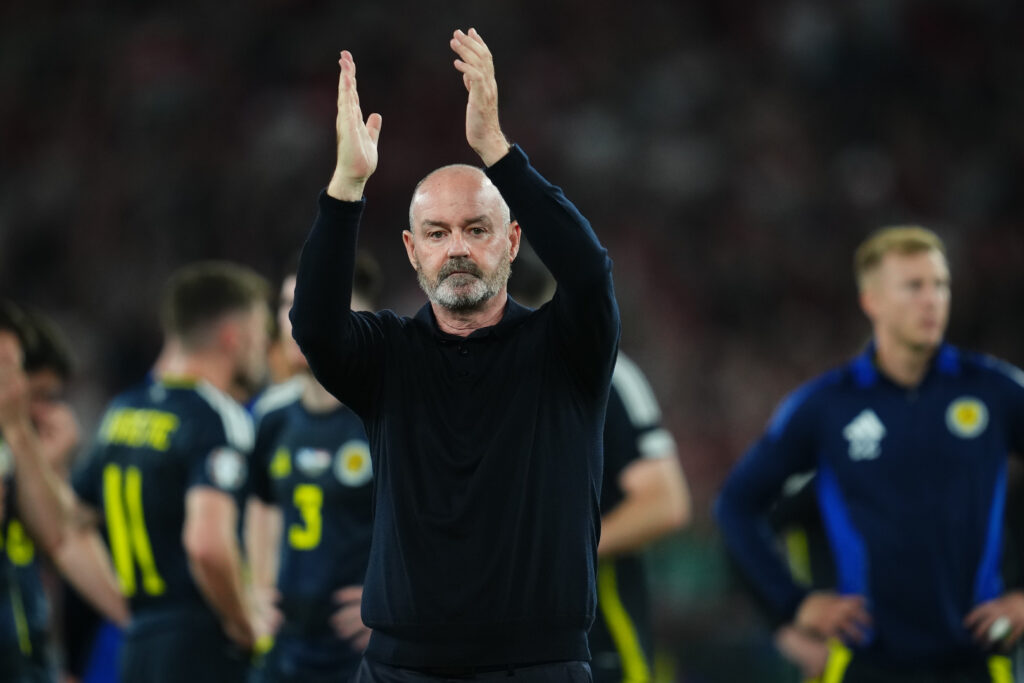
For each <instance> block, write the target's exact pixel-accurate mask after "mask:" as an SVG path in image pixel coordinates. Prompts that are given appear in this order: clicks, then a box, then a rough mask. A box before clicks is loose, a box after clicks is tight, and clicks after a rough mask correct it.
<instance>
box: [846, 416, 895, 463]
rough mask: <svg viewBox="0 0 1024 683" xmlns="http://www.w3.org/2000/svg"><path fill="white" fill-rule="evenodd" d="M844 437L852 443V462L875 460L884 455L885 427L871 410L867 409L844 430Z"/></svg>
mask: <svg viewBox="0 0 1024 683" xmlns="http://www.w3.org/2000/svg"><path fill="white" fill-rule="evenodd" d="M843 436H844V437H845V438H846V440H847V441H849V442H850V460H874V459H875V458H877V457H878V456H880V455H881V454H882V439H883V438H885V425H883V424H882V421H881V420H879V419H878V415H876V414H875V411H873V410H871V408H865V409H864V410H862V411H861V413H860V415H858V416H857V417H855V418H853V421H852V422H850V424H848V425H846V427H844V428H843Z"/></svg>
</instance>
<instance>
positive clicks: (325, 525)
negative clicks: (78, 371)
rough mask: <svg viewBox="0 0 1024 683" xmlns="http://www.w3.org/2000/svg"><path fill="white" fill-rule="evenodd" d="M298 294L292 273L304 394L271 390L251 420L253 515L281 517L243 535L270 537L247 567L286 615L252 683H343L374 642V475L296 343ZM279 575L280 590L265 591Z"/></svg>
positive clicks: (362, 285)
mask: <svg viewBox="0 0 1024 683" xmlns="http://www.w3.org/2000/svg"><path fill="white" fill-rule="evenodd" d="M374 266H375V264H374V263H372V262H370V261H367V260H366V257H363V259H360V260H357V261H356V278H355V288H354V290H353V295H352V307H353V309H355V310H360V311H363V310H372V308H373V303H372V292H373V291H374V289H375V275H374V274H375V273H376V270H375V267H374ZM294 291H295V275H294V273H291V274H289V275H288V276H286V277H285V279H284V282H283V283H282V285H281V299H280V306H279V309H278V310H279V313H278V318H279V326H280V329H281V332H282V335H281V344H282V351H283V355H284V357H285V358H286V359H287V360H288V362H289V366H290V367H291V368H292V369H293V371H295V372H297V373H298V377H299V387H300V390H299V393H298V394H296V393H295V392H294V391H293V390H292V386H293V385H292V384H291V383H289V384H288V385H285V386H283V387H282V388H280V389H276V390H275V389H272V390H270V391H268V392H267V394H266V395H265V396H264V397H263V398H261V399H260V401H259V402H257V404H256V411H255V412H256V417H257V419H258V420H259V423H258V428H257V435H256V448H255V450H254V451H253V457H252V467H251V480H250V492H251V493H252V494H254V495H255V496H256V497H257V498H258V499H259V501H260V502H257V503H255V505H257V506H260V505H265V506H273V507H272V509H273V511H274V512H276V514H277V515H278V516H283V519H278V520H274V521H269V522H268V521H263V522H261V523H258V524H257V525H256V526H255V527H254V528H253V529H251V530H249V531H248V532H247V535H246V537H247V539H249V540H250V541H253V540H255V539H254V538H253V534H255V533H260V532H262V533H263V534H266V535H268V536H270V537H271V538H270V539H259V540H258V541H257V542H256V543H253V544H252V545H255V546H256V547H258V548H262V549H263V552H260V551H257V552H255V553H251V554H250V563H251V566H252V573H253V577H254V580H255V581H258V582H259V583H257V585H256V588H257V589H260V588H264V590H260V591H259V593H258V594H259V595H262V596H272V597H273V603H274V604H272V605H270V606H269V607H270V609H272V610H273V611H277V610H280V613H281V616H280V627H279V628H278V629H277V632H276V634H275V638H274V644H273V649H272V650H271V651H270V653H269V654H268V655H267V657H266V658H265V660H264V662H263V666H262V670H261V671H259V672H258V675H257V676H256V679H257V680H258V681H265V682H266V683H306V682H308V683H318V682H322V683H329V682H335V681H336V682H337V683H345V682H347V681H348V680H350V679H351V677H352V675H353V674H354V673H355V670H356V667H357V666H358V664H359V660H360V658H361V657H362V652H363V650H364V649H366V642H367V640H368V639H369V635H370V633H369V630H368V629H367V628H366V627H365V626H364V625H363V623H362V620H361V618H360V614H359V608H360V597H361V595H362V584H363V578H364V577H365V575H366V566H367V563H368V562H369V557H370V538H371V533H372V515H373V505H372V476H373V470H372V467H371V465H370V447H369V443H368V442H367V439H366V432H365V430H364V429H363V423H362V421H361V420H360V419H359V418H358V417H357V416H356V414H355V413H353V412H352V411H351V410H350V409H349V408H347V407H345V406H344V405H342V404H341V403H340V402H338V400H337V399H336V398H334V397H333V396H332V395H331V394H330V393H328V392H327V390H326V389H324V388H323V387H322V386H320V384H319V383H318V382H317V381H316V380H315V379H313V377H312V376H311V375H310V374H309V366H308V365H307V364H306V359H305V357H304V356H303V355H302V352H301V351H299V348H298V346H297V345H296V344H295V341H294V340H293V339H292V337H291V322H290V321H289V320H288V311H289V310H290V309H291V307H292V299H293V294H294ZM250 505H253V503H250ZM257 509H258V508H257ZM257 514H259V513H257ZM262 514H263V515H266V514H268V513H267V512H263V513H262ZM249 519H250V520H251V519H252V516H250V517H249ZM275 535H276V536H277V538H276V539H274V538H273V536H275ZM267 551H271V552H267ZM278 562H279V568H277V567H275V566H274V565H276V564H277V563H278ZM275 574H276V590H267V589H272V588H273V587H274V585H275V581H274V579H275V576H274V575H275ZM261 584H262V585H261ZM268 611H269V610H268ZM275 621H277V620H275Z"/></svg>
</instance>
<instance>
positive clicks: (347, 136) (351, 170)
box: [327, 50, 382, 202]
mask: <svg viewBox="0 0 1024 683" xmlns="http://www.w3.org/2000/svg"><path fill="white" fill-rule="evenodd" d="M338 64H339V65H340V67H341V73H340V74H339V76H338V120H337V129H338V163H337V166H335V168H334V175H333V176H332V177H331V182H330V184H329V185H328V186H327V194H329V195H330V196H332V197H334V198H335V199H341V200H344V201H351V202H356V201H359V200H360V199H361V198H362V196H363V187H364V186H365V185H366V181H367V179H368V178H369V177H370V176H371V175H373V172H374V170H376V168H377V139H378V138H379V137H380V127H381V123H382V120H381V116H380V114H370V116H369V117H368V118H367V119H366V123H363V112H362V110H361V109H360V108H359V93H358V92H357V90H356V63H355V62H354V61H353V60H352V53H350V52H349V51H348V50H342V52H341V58H340V59H339V60H338Z"/></svg>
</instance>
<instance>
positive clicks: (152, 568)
mask: <svg viewBox="0 0 1024 683" xmlns="http://www.w3.org/2000/svg"><path fill="white" fill-rule="evenodd" d="M103 507H104V511H105V513H106V518H107V519H106V521H107V533H108V535H109V536H110V554H111V555H112V556H113V558H114V568H115V569H116V570H117V577H118V580H119V582H120V584H121V592H122V593H124V595H125V596H126V597H132V596H133V595H135V590H136V585H135V563H136V562H137V563H138V567H139V572H140V573H141V574H142V588H143V590H145V591H146V593H148V594H149V595H161V594H163V592H164V591H165V590H166V585H165V583H164V580H163V578H161V576H160V573H159V572H158V571H157V568H156V561H155V560H154V558H153V548H152V545H151V544H150V542H149V533H148V532H147V531H146V521H145V518H144V517H143V513H142V510H143V508H142V473H141V472H140V471H139V468H138V467H128V468H126V469H125V471H124V472H122V471H121V468H120V467H119V466H118V465H117V464H115V463H110V464H109V465H107V466H106V467H104V468H103Z"/></svg>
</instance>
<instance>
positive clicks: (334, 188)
mask: <svg viewBox="0 0 1024 683" xmlns="http://www.w3.org/2000/svg"><path fill="white" fill-rule="evenodd" d="M365 187H366V180H352V179H351V178H344V177H341V176H339V175H338V174H337V173H335V174H334V175H333V176H332V177H331V182H330V183H329V184H328V185H327V194H328V196H331V197H333V198H334V199H337V200H340V201H343V202H358V201H359V200H361V199H362V198H363V188H365Z"/></svg>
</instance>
